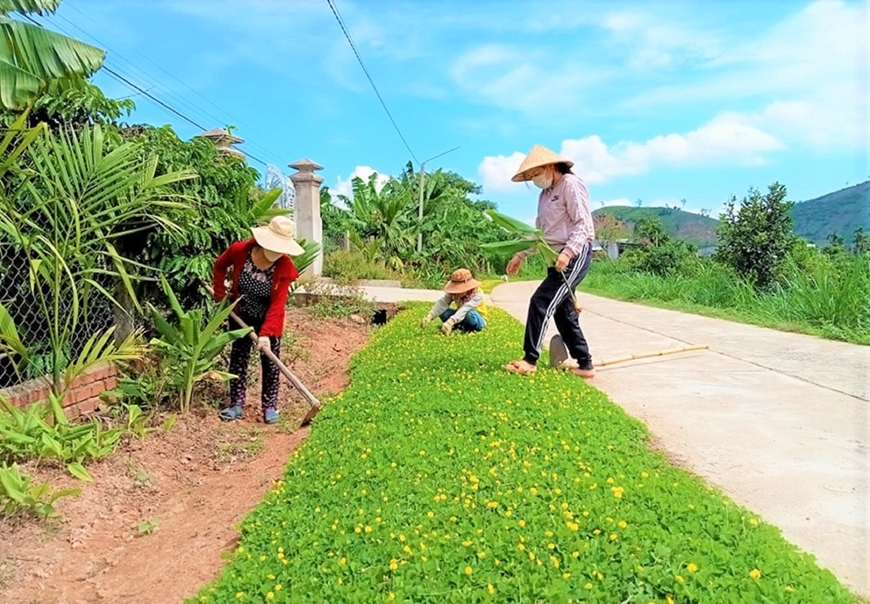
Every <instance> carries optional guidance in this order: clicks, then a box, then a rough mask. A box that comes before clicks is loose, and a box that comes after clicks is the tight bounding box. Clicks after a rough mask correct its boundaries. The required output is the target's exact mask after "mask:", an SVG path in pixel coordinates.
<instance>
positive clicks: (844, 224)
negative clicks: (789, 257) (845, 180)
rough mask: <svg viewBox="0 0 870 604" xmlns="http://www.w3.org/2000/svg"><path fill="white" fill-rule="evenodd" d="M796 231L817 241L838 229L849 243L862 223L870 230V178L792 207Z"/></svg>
mask: <svg viewBox="0 0 870 604" xmlns="http://www.w3.org/2000/svg"><path fill="white" fill-rule="evenodd" d="M791 215H792V219H793V220H794V232H795V233H797V234H798V235H800V236H801V237H803V238H804V239H806V240H807V241H810V242H811V243H815V244H824V243H827V240H828V235H830V234H831V233H836V234H837V235H840V236H841V237H843V238H844V239H845V240H846V242H847V243H851V242H852V233H853V232H854V231H855V229H856V228H858V227H859V226H861V227H864V230H865V231H870V181H867V182H862V183H861V184H859V185H855V186H853V187H848V188H846V189H841V190H839V191H834V192H833V193H828V194H827V195H823V196H821V197H817V198H816V199H810V200H808V201H803V202H801V203H796V204H795V205H794V207H792V209H791Z"/></svg>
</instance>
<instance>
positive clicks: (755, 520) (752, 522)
mask: <svg viewBox="0 0 870 604" xmlns="http://www.w3.org/2000/svg"><path fill="white" fill-rule="evenodd" d="M749 524H751V525H752V526H758V520H757V519H755V518H750V519H749Z"/></svg>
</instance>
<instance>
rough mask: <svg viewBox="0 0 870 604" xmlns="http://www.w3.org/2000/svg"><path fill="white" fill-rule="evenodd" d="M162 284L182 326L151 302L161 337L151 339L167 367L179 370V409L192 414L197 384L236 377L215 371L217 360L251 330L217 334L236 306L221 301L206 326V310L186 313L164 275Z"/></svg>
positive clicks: (177, 383) (176, 382)
mask: <svg viewBox="0 0 870 604" xmlns="http://www.w3.org/2000/svg"><path fill="white" fill-rule="evenodd" d="M160 282H161V284H162V285H163V291H164V292H166V298H167V299H168V301H169V305H170V307H171V309H172V311H173V313H174V314H175V318H176V319H177V321H178V325H177V326H175V325H171V324H170V323H169V322H168V321H167V320H166V319H165V318H164V316H163V314H162V313H161V312H160V311H159V310H157V308H155V307H154V305H152V304H150V303H149V304H148V307H149V310H150V311H151V317H152V318H153V320H154V326H155V328H156V329H157V331H158V333H159V334H160V337H159V338H156V339H153V340H151V344H152V346H154V347H155V348H156V349H158V350H160V351H161V352H162V353H163V354H164V355H165V357H166V359H167V361H168V362H167V363H166V366H167V367H170V368H172V369H173V370H174V371H175V373H174V374H173V381H174V385H175V386H176V387H177V388H178V389H179V407H180V408H181V411H182V412H184V413H187V412H188V411H190V403H191V399H192V398H193V387H194V386H195V385H196V383H197V382H199V381H201V380H204V379H213V378H217V379H220V380H222V381H226V380H229V379H232V378H234V377H235V376H234V375H233V374H231V373H226V372H222V371H215V370H214V365H215V358H216V357H217V355H218V354H220V352H221V351H222V350H223V349H224V347H225V346H226V345H227V344H229V343H230V342H232V341H233V340H236V339H238V338H241V337H244V336H246V335H248V332H250V331H251V328H250V327H246V328H244V329H234V330H231V331H226V332H223V333H220V334H218V333H217V332H218V329H219V328H220V326H221V325H222V324H223V323H224V321H226V320H227V317H229V315H230V313H231V312H232V311H233V308H235V303H233V304H227V303H226V302H221V304H220V305H219V306H218V307H217V310H216V312H215V314H214V316H213V317H212V318H211V320H210V321H208V323H207V324H206V325H205V327H203V320H204V319H203V312H202V310H201V309H194V310H187V311H185V310H183V309H182V308H181V305H180V304H179V302H178V298H177V297H176V296H175V293H174V292H173V291H172V288H171V287H170V286H169V282H168V281H167V280H166V277H164V276H163V275H161V276H160Z"/></svg>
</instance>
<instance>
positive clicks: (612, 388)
mask: <svg viewBox="0 0 870 604" xmlns="http://www.w3.org/2000/svg"><path fill="white" fill-rule="evenodd" d="M537 285H538V283H537V282H518V283H507V284H504V285H499V286H498V287H496V288H495V290H494V291H493V293H492V296H491V297H492V301H493V303H494V304H495V305H496V306H500V307H502V308H504V309H505V310H507V311H508V312H510V313H511V314H512V315H513V316H514V317H516V318H517V319H519V320H520V321H522V322H525V318H526V312H527V308H528V300H529V297H530V296H531V294H532V292H533V291H534V289H535V288H536V287H537ZM399 291H402V290H399ZM580 302H581V305H582V306H583V312H582V314H581V317H580V323H581V326H582V327H583V330H584V332H585V333H586V336H587V339H588V340H589V342H590V346H591V350H592V355H593V361H594V360H598V361H601V360H605V359H611V358H615V357H620V356H623V355H626V354H634V353H642V352H652V351H656V350H663V349H671V348H678V347H681V346H685V345H687V344H706V345H709V347H710V348H709V350H702V351H697V352H687V353H682V354H677V355H673V356H664V357H657V358H652V359H646V360H636V361H631V362H628V363H623V364H618V365H614V366H612V367H602V368H600V369H599V370H598V374H597V376H596V377H595V378H594V379H593V380H592V381H591V383H592V384H593V385H594V386H595V387H597V388H599V389H601V390H602V391H604V392H606V393H607V394H608V395H609V396H610V398H611V399H612V400H613V401H614V402H616V403H617V404H619V405H621V406H622V407H623V408H624V409H625V410H626V411H627V412H628V413H629V414H631V415H633V416H634V417H637V418H638V419H640V420H642V421H644V422H645V423H646V424H647V425H648V426H649V429H650V431H651V433H652V434H653V437H654V445H655V446H657V447H660V448H661V449H662V450H664V452H665V453H666V454H667V455H668V457H669V458H671V459H672V460H674V461H675V462H676V463H678V464H679V465H681V466H683V467H685V468H688V469H689V470H691V471H692V472H694V473H696V474H698V475H700V476H702V477H703V478H704V479H706V480H707V481H708V482H710V483H711V484H714V485H716V486H717V487H719V488H720V489H722V490H723V491H724V492H725V493H727V494H728V495H729V496H730V497H732V498H733V499H734V500H735V501H737V502H738V503H740V504H741V505H744V506H746V507H747V508H749V509H751V510H753V511H755V512H757V513H759V514H760V515H761V516H762V517H763V518H764V519H765V520H766V521H767V522H770V523H772V524H775V525H777V526H778V527H780V528H781V529H782V531H783V533H784V535H785V536H786V538H787V539H789V540H790V541H791V542H793V543H795V544H796V545H798V546H799V547H801V548H802V549H804V550H806V551H808V552H811V553H813V554H815V556H816V557H817V558H818V560H819V563H820V564H821V565H822V566H824V567H827V568H829V569H830V570H831V571H833V572H834V574H836V575H837V577H838V578H839V579H840V580H841V581H843V582H844V583H845V584H847V585H849V586H850V587H852V588H853V589H854V590H855V591H856V592H858V593H859V594H861V595H863V596H865V597H870V529H868V527H870V498H868V495H870V493H868V483H870V347H865V346H857V345H853V344H844V343H842V342H833V341H829V340H822V339H819V338H815V337H811V336H804V335H798V334H790V333H784V332H779V331H774V330H770V329H764V328H761V327H754V326H751V325H743V324H740V323H732V322H729V321H723V320H719V319H710V318H706V317H701V316H697V315H690V314H684V313H679V312H675V311H669V310H662V309H657V308H650V307H646V306H641V305H637V304H628V303H624V302H617V301H614V300H609V299H606V298H600V297H597V296H591V295H588V294H580ZM550 332H551V334H553V333H556V332H555V328H554V326H553V324H552V322H551V325H550ZM546 341H547V342H549V336H548V338H547V340H546ZM521 355H522V342H517V358H519V357H520V356H521ZM578 379H580V378H578Z"/></svg>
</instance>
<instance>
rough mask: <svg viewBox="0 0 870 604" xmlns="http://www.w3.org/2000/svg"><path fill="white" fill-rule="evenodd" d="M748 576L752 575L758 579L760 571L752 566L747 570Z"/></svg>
mask: <svg viewBox="0 0 870 604" xmlns="http://www.w3.org/2000/svg"><path fill="white" fill-rule="evenodd" d="M749 576H750V577H752V578H753V579H760V578H761V571H760V570H758V569H757V568H753V569H752V570H751V571H749Z"/></svg>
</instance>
